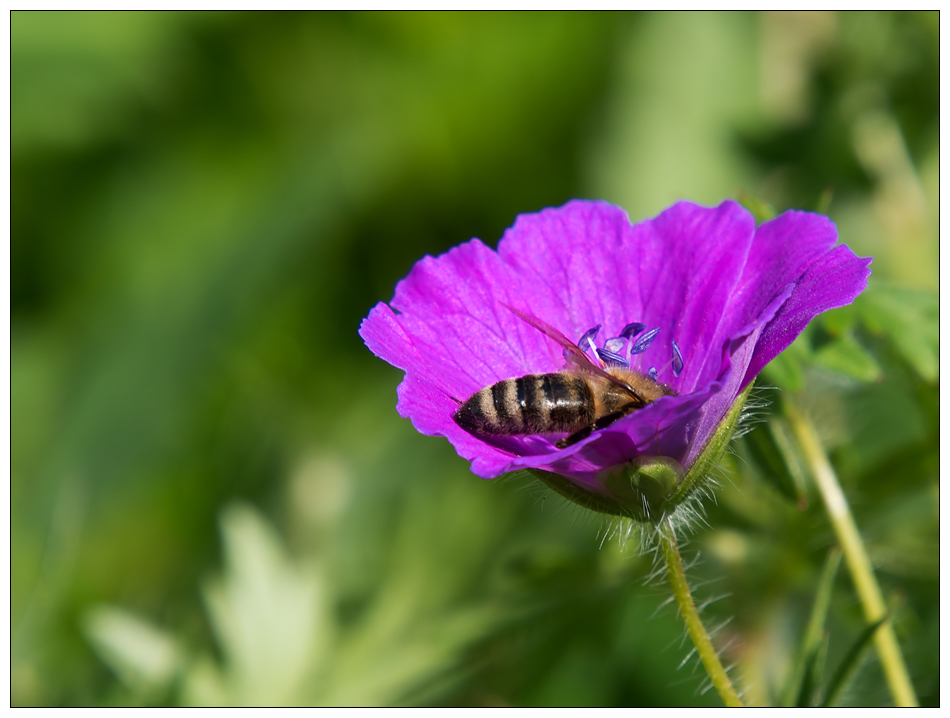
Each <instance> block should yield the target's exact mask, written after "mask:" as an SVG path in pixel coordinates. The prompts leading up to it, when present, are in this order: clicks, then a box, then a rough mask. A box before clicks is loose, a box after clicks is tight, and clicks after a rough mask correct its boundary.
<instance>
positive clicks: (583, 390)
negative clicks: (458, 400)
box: [453, 373, 595, 436]
mask: <svg viewBox="0 0 950 718" xmlns="http://www.w3.org/2000/svg"><path fill="white" fill-rule="evenodd" d="M594 414H595V402H594V396H593V394H592V393H591V390H590V387H589V386H588V384H587V382H586V381H585V380H584V379H582V378H581V377H579V376H577V375H574V374H570V373H560V374H529V375H528V376H522V377H519V378H517V379H505V380H503V381H500V382H498V383H497V384H492V385H491V386H488V387H485V388H484V389H482V390H480V391H478V392H476V393H475V394H473V395H472V396H471V397H470V398H469V400H468V401H466V402H465V403H464V404H462V406H460V407H459V409H458V411H456V412H455V415H454V417H453V418H454V419H455V423H456V424H458V425H459V426H461V427H462V428H463V429H465V430H466V431H468V432H472V433H476V434H500V435H504V436H512V435H515V434H549V433H556V432H568V433H574V432H575V431H578V430H579V429H582V428H583V427H585V426H590V425H591V424H593V422H594V418H595V417H594Z"/></svg>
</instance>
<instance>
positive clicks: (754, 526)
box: [11, 12, 939, 706]
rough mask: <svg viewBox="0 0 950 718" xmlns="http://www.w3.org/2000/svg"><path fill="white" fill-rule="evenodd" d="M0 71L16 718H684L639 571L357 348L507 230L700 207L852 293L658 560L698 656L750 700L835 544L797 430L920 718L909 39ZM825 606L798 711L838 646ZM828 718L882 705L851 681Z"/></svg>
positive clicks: (254, 34)
mask: <svg viewBox="0 0 950 718" xmlns="http://www.w3.org/2000/svg"><path fill="white" fill-rule="evenodd" d="M11 39H12V54H11V63H12V66H11V72H12V88H11V89H12V115H11V121H12V143H11V151H12V172H11V177H12V181H11V201H12V417H13V418H12V482H11V524H12V525H11V541H12V544H11V580H12V592H11V600H12V607H11V622H12V624H11V630H12V671H11V680H12V685H11V688H12V703H13V704H14V705H127V704H136V705H153V704H158V705H164V704H212V705H222V704H252V703H256V704H313V703H317V704H329V705H407V704H408V705H476V706H495V705H499V706H505V705H515V706H519V705H592V706H601V705H604V706H612V705H631V706H640V705H643V706H653V705H657V706H659V705H681V706H692V705H718V704H719V702H718V701H719V699H718V697H717V696H716V695H715V693H714V692H713V691H708V690H706V689H707V687H708V686H707V685H706V683H705V682H704V680H703V673H702V670H701V669H700V668H698V667H697V665H696V662H695V658H693V659H691V660H688V661H686V662H685V664H684V665H681V664H683V663H684V659H687V658H688V654H689V648H690V646H689V644H688V639H685V638H684V634H683V629H682V626H681V624H680V622H679V620H678V617H677V616H676V613H675V610H674V609H673V608H671V607H670V606H668V605H664V604H665V601H666V600H667V598H668V596H669V593H668V590H667V589H666V588H665V586H664V585H663V583H662V581H661V580H658V579H656V578H654V579H653V580H648V577H649V575H650V573H651V570H652V568H653V566H652V557H651V556H641V555H640V554H639V553H638V550H637V547H636V542H635V541H632V542H630V543H627V544H626V545H624V542H623V541H622V540H619V539H618V537H617V535H616V532H615V531H613V530H612V527H611V524H610V523H609V522H607V521H605V520H602V519H601V518H599V517H598V516H596V515H589V514H585V513H584V512H582V511H581V510H579V509H577V508H575V507H572V506H570V505H567V504H565V503H564V502H562V501H561V500H560V499H559V498H557V497H555V496H553V495H551V494H546V493H545V491H543V490H542V489H541V488H540V486H539V485H536V484H533V483H532V482H531V481H530V480H528V479H527V478H523V477H513V478H511V479H506V480H497V481H492V482H486V481H482V480H479V479H477V478H476V477H475V476H474V475H472V474H471V473H470V472H469V470H468V466H467V463H466V462H465V461H463V460H462V459H460V458H459V457H458V456H457V455H456V454H455V453H454V451H453V450H452V449H451V447H450V446H449V445H448V443H447V442H446V441H444V440H442V439H437V438H429V437H424V436H420V435H418V434H416V433H415V432H414V431H413V429H412V427H411V425H410V424H409V422H408V421H406V420H404V419H400V418H399V417H398V416H397V415H396V412H395V410H394V406H395V399H396V396H395V387H396V385H397V383H398V382H399V380H400V376H401V373H400V372H398V371H397V370H395V369H393V368H391V367H389V366H388V365H386V364H384V363H383V362H382V361H380V360H378V359H376V358H375V357H373V356H372V355H371V354H370V353H369V352H368V351H367V350H366V348H365V347H364V346H363V345H362V342H361V341H360V339H359V337H358V336H357V333H356V330H357V327H358V325H359V322H360V320H361V318H362V317H364V316H365V315H366V313H367V312H368V311H369V309H370V307H372V306H373V304H375V303H376V302H377V301H380V300H383V301H388V300H389V299H390V298H391V296H392V293H393V288H394V285H395V283H396V282H397V281H398V280H399V279H400V278H401V277H403V276H405V274H406V273H407V272H408V270H409V269H410V267H411V266H412V264H413V263H414V262H415V261H416V260H417V259H419V258H420V257H421V256H423V255H424V254H433V255H434V254H437V253H440V252H443V251H445V250H446V249H448V248H449V247H451V246H453V245H455V244H458V243H460V242H462V241H465V240H467V239H469V238H471V237H475V236H477V237H480V238H482V239H483V240H485V241H486V242H487V243H489V244H490V245H492V246H494V245H495V243H496V242H497V240H498V239H499V237H500V236H501V234H502V232H503V231H504V229H505V228H506V227H508V226H510V225H511V224H512V223H513V221H514V218H515V216H516V215H517V214H519V213H522V212H532V211H537V210H539V209H541V208H543V207H547V206H557V205H560V204H562V203H564V202H565V201H567V200H569V199H571V198H573V197H593V198H603V199H607V200H610V201H613V202H615V203H617V204H620V205H621V206H623V207H624V208H626V209H627V210H628V212H629V213H630V216H631V218H632V219H633V220H635V221H636V220H639V219H641V218H643V217H646V216H652V215H655V214H657V213H658V212H660V211H661V210H662V209H663V208H664V207H666V206H667V205H669V204H670V203H671V202H673V201H675V200H676V199H679V198H688V199H692V200H695V201H698V202H702V203H707V204H711V203H718V202H719V201H720V200H722V199H723V198H725V197H730V196H731V197H737V196H738V197H744V198H745V200H746V201H747V202H748V203H749V204H750V205H754V204H755V203H760V204H761V203H769V204H771V205H772V206H774V207H775V208H776V209H778V210H779V211H781V210H783V209H786V208H803V209H816V208H818V209H820V210H823V211H826V212H827V213H828V214H829V215H830V216H831V218H832V219H833V220H834V221H835V222H836V223H837V225H838V228H839V231H840V234H841V237H842V240H843V241H845V242H847V243H848V244H849V245H850V246H851V247H852V248H853V249H854V250H855V251H856V252H857V253H858V254H860V255H873V256H874V257H875V261H874V265H873V276H872V278H871V287H870V289H869V290H868V292H867V293H866V294H865V295H863V296H862V298H861V299H859V300H858V302H857V303H856V304H855V306H854V307H851V308H847V309H843V310H839V311H836V312H832V313H830V314H828V315H826V316H825V317H824V318H823V319H822V321H820V322H818V323H816V324H815V325H813V326H812V327H811V328H810V329H809V332H808V333H807V334H806V335H804V336H803V337H802V339H801V340H799V341H798V342H796V343H795V345H793V347H792V348H791V349H790V350H789V351H788V352H786V354H785V355H783V356H782V357H780V359H779V360H777V361H776V362H775V363H774V364H773V366H771V367H770V368H769V371H768V372H767V375H766V377H765V381H764V382H763V383H765V384H770V385H772V386H781V387H783V389H784V392H778V391H765V390H763V397H764V398H765V399H767V400H769V401H770V402H771V404H769V406H766V407H765V408H763V409H761V410H760V415H761V417H760V418H761V419H762V421H761V424H760V426H759V427H758V428H757V429H756V430H755V431H753V432H752V433H751V434H749V435H748V436H746V437H745V438H744V439H742V440H740V441H738V442H737V443H736V445H735V454H734V455H732V456H729V457H727V459H726V461H725V464H724V467H723V469H722V472H721V474H722V476H721V478H722V483H723V487H722V489H721V490H720V491H719V493H718V502H717V504H715V505H711V506H710V507H709V510H708V514H709V515H708V525H702V526H697V527H696V532H695V534H694V535H693V536H692V537H691V539H690V543H689V545H688V546H687V547H686V548H685V552H686V554H687V555H689V556H692V557H695V556H697V555H701V560H700V561H698V562H697V563H696V564H695V565H694V567H693V569H692V576H693V580H694V585H695V590H696V594H697V600H699V601H700V602H702V603H708V604H709V605H708V606H707V607H706V609H705V611H706V612H705V614H704V616H705V620H706V622H707V623H708V624H709V625H710V626H713V627H716V626H722V628H721V630H720V631H719V632H718V634H717V638H716V640H717V642H718V643H719V644H720V645H722V646H726V647H727V648H726V659H727V662H729V663H733V664H735V668H734V676H736V679H737V680H738V681H739V683H740V685H741V686H742V687H743V688H744V689H745V690H746V692H747V693H746V695H747V698H748V700H750V701H753V702H756V703H758V704H769V703H774V702H776V701H778V700H780V698H779V697H778V696H780V694H781V692H782V690H783V685H785V683H786V681H787V680H788V674H789V672H790V670H791V666H792V661H793V658H794V655H795V653H796V650H797V646H798V642H799V640H800V637H801V635H802V633H803V631H804V627H805V623H806V621H807V619H808V614H809V611H810V610H811V605H812V601H813V599H814V595H815V591H816V586H817V585H818V577H819V574H820V572H821V567H822V565H823V563H824V561H825V557H826V555H827V554H828V551H829V548H830V547H831V546H832V544H833V543H834V536H833V534H832V532H831V529H830V526H829V524H828V522H827V519H826V517H825V514H824V512H823V509H822V506H821V501H820V499H819V498H818V496H817V494H816V493H815V491H814V490H813V488H812V487H811V486H810V483H809V478H808V476H807V475H806V474H807V472H806V473H803V472H802V471H801V470H800V468H799V467H797V466H796V464H795V461H794V460H793V459H790V458H789V454H788V453H787V452H786V454H783V455H782V456H783V457H784V458H781V457H780V458H779V459H778V460H776V458H775V457H776V454H775V451H774V449H775V446H776V442H775V441H770V437H772V438H774V437H775V436H779V437H780V435H781V431H777V430H774V429H775V426H776V424H775V423H774V422H773V418H774V417H775V414H774V412H775V411H776V409H775V407H777V406H779V405H780V404H781V397H782V395H783V394H785V395H789V396H795V397H796V399H797V400H798V401H800V403H801V404H802V405H804V406H807V407H809V408H810V411H811V414H812V417H813V418H814V420H815V422H816V424H817V425H818V427H819V428H820V430H821V433H822V438H823V440H824V441H825V443H826V446H828V447H829V450H830V451H831V454H832V457H833V459H834V462H835V465H836V467H837V468H838V471H839V474H840V477H841V481H842V483H843V485H844V487H845V490H846V492H847V494H848V496H849V498H850V500H851V502H852V509H853V511H854V512H855V515H856V519H857V522H858V525H859V526H860V528H861V529H862V531H863V534H864V537H865V539H866V541H867V545H868V550H869V552H870V554H871V557H872V559H873V561H874V562H875V566H876V568H877V574H878V577H879V580H880V581H881V584H882V588H883V590H884V593H885V594H886V597H887V600H888V603H889V605H890V606H891V610H892V614H893V616H894V619H895V627H896V630H897V633H898V637H899V639H900V641H901V644H902V647H903V649H904V653H905V657H906V660H907V663H908V666H909V670H910V673H911V676H912V678H913V681H914V684H915V687H916V689H917V692H918V693H919V696H920V699H921V701H922V703H923V704H925V705H937V704H938V702H939V687H938V631H937V628H938V621H939V613H938V596H939V594H938V562H937V547H938V523H937V521H938V513H937V506H938V500H937V499H938V488H937V486H938V458H939V457H938V444H937V421H938V418H937V413H938V411H937V409H938V399H937V387H938V375H937V371H938V370H937V361H936V356H937V354H936V353H937V295H936V287H937V279H938V276H937V261H936V260H937V247H938V244H937V209H938V202H937V196H938V194H937V193H938V190H937V184H938V162H939V154H938V99H939V96H938V49H939V38H938V17H937V13H935V12H932V13H896V14H881V13H854V14H851V13H839V14H834V13H766V14H745V13H723V14H721V13H712V14H707V13H658V14H649V13H647V14H622V13H603V14H558V13H553V14H547V13H534V14H522V13H511V14H494V13H479V14H465V13H449V14H428V13H413V14H400V13H365V14H364V13H355V14H351V13H158V14H152V13H32V12H14V13H13V14H12V19H11ZM753 198H755V199H753ZM780 448H781V447H780ZM833 589H834V590H833V593H832V601H831V608H830V611H829V618H828V624H827V636H828V641H827V644H826V645H827V665H828V666H829V668H828V670H829V671H831V670H832V669H833V668H834V666H835V664H836V663H840V661H841V660H842V656H843V654H845V653H846V652H847V650H848V649H849V647H850V646H851V645H852V643H853V642H854V640H855V639H856V637H857V636H858V635H859V634H860V633H861V631H862V629H863V627H864V623H863V618H862V614H861V611H860V607H859V605H858V603H857V599H856V597H855V593H854V590H853V587H852V585H851V582H850V578H849V576H848V575H847V573H846V572H845V571H844V570H843V569H842V570H841V571H840V572H839V574H838V576H837V579H836V580H835V583H834V587H833ZM729 619H731V621H730V620H729ZM843 700H844V702H845V703H846V704H852V705H880V704H887V703H888V702H889V701H890V697H889V695H888V694H887V691H886V687H885V685H884V681H883V679H882V678H881V674H880V668H879V666H878V665H877V662H876V658H875V656H874V653H873V650H872V651H871V652H869V653H868V654H867V656H866V657H865V659H864V660H863V661H862V663H861V664H860V670H859V672H858V674H857V677H856V679H855V681H854V682H853V684H851V685H850V686H849V689H848V691H847V692H846V695H845V696H844V699H843Z"/></svg>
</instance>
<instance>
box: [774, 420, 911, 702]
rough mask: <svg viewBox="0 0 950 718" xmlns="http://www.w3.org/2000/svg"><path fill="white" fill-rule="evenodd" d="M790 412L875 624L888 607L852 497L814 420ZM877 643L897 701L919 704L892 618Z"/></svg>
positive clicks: (878, 634) (863, 603) (865, 607)
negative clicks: (847, 494) (853, 512)
mask: <svg viewBox="0 0 950 718" xmlns="http://www.w3.org/2000/svg"><path fill="white" fill-rule="evenodd" d="M787 415H788V421H789V424H790V425H791V428H792V432H793V433H794V435H795V438H796V439H797V441H798V444H799V446H800V447H801V449H802V454H803V455H804V457H805V459H806V461H807V462H808V465H809V467H810V468H811V473H812V476H814V478H815V483H816V484H817V486H818V490H819V492H820V493H821V498H822V500H823V501H824V503H825V508H826V510H827V511H828V517H829V518H830V519H831V525H832V526H833V528H834V531H835V535H836V536H837V537H838V542H839V543H840V544H841V548H842V551H843V552H844V557H845V562H846V564H847V566H848V571H849V572H850V573H851V579H852V581H853V582H854V587H855V590H856V591H857V593H858V598H859V600H860V601H861V607H862V608H863V610H864V617H865V619H866V620H867V622H868V623H869V624H873V623H875V622H877V621H879V620H881V619H882V618H884V617H885V616H886V615H887V607H886V605H885V603H884V598H883V596H882V595H881V589H880V587H879V586H878V584H877V580H876V579H875V578H874V569H873V567H872V566H871V560H870V558H869V557H868V554H867V550H866V549H865V547H864V542H863V541H862V540H861V534H860V533H859V532H858V527H857V525H856V524H855V522H854V517H853V516H852V515H851V509H850V508H849V506H848V500H847V499H846V498H845V495H844V492H843V491H842V490H841V484H839V483H838V477H837V475H836V474H835V471H834V469H833V468H832V466H831V463H830V462H829V461H828V457H827V455H826V454H825V451H824V449H823V448H822V446H821V441H820V440H819V438H818V434H817V432H816V431H815V427H814V426H813V425H812V423H811V421H809V420H808V419H807V418H806V417H805V415H804V414H803V413H802V412H801V411H800V410H798V409H797V408H795V407H794V406H789V407H788V410H787ZM874 644H875V647H876V649H877V653H878V656H879V658H880V661H881V668H882V669H883V671H884V676H885V678H886V679H887V685H888V688H889V689H890V692H891V696H892V697H893V699H894V704H895V705H897V706H900V707H916V706H918V705H919V703H918V701H917V695H916V694H915V693H914V686H913V684H912V683H911V681H910V677H909V676H908V674H907V666H906V665H905V664H904V657H903V655H902V654H901V649H900V645H899V644H898V643H897V636H896V635H895V634H894V627H893V626H892V625H891V622H890V620H887V621H885V623H884V624H883V625H882V626H881V627H880V628H879V629H878V630H877V632H876V633H875V635H874Z"/></svg>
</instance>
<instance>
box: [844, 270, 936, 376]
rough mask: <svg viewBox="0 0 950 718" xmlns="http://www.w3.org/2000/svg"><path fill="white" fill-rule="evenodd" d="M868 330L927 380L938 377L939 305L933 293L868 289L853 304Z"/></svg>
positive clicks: (883, 288)
mask: <svg viewBox="0 0 950 718" xmlns="http://www.w3.org/2000/svg"><path fill="white" fill-rule="evenodd" d="M855 310H856V311H857V312H859V313H860V316H861V319H862V321H863V322H864V324H865V325H866V326H867V328H868V329H869V330H870V331H871V332H873V333H876V334H881V335H884V336H886V337H887V338H888V339H889V340H890V341H891V342H892V343H893V344H894V347H895V348H896V349H897V351H898V352H899V353H900V355H901V356H902V357H903V358H904V360H905V361H907V363H908V364H910V365H911V366H912V367H913V368H914V370H915V371H916V372H917V373H918V374H919V375H920V376H921V377H922V378H923V379H925V380H926V381H929V382H935V381H937V377H938V376H939V372H940V367H939V351H940V336H939V334H940V306H939V297H938V295H937V293H936V292H935V291H932V290H918V289H904V288H900V287H887V286H884V287H881V286H874V287H869V288H868V291H867V292H865V293H864V294H862V295H861V296H860V297H859V298H858V299H857V300H856V301H855Z"/></svg>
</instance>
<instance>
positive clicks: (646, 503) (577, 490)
mask: <svg viewBox="0 0 950 718" xmlns="http://www.w3.org/2000/svg"><path fill="white" fill-rule="evenodd" d="M751 390H752V385H751V384H750V385H749V386H748V387H747V388H746V390H745V391H744V392H742V394H740V395H739V397H738V398H737V399H736V400H735V402H734V403H733V405H732V406H731V407H730V408H729V411H728V413H727V414H726V416H725V418H724V419H723V420H722V421H721V422H719V426H718V427H717V428H716V432H715V433H714V434H713V435H712V437H711V438H710V439H709V441H708V442H707V444H706V447H705V448H704V449H703V452H702V453H701V454H700V456H699V458H697V459H696V461H695V462H694V463H693V465H692V466H691V467H690V468H689V469H686V468H684V467H683V466H682V465H681V464H680V463H679V462H678V461H676V460H675V459H672V458H670V457H668V456H644V457H639V458H637V459H635V460H633V461H631V462H630V463H628V464H623V465H621V466H616V467H612V468H611V469H608V470H606V471H605V472H604V473H603V474H602V475H601V477H600V480H601V482H602V483H603V486H604V490H605V492H609V495H607V494H601V493H596V492H594V491H589V490H586V489H583V488H581V487H579V486H578V485H577V484H575V483H573V482H571V481H570V480H568V479H566V478H564V477H563V476H560V475H558V474H553V473H550V472H547V471H540V470H537V469H533V470H531V473H532V474H533V475H534V476H535V477H536V478H537V479H539V480H540V481H542V482H543V483H544V484H545V485H546V486H547V487H548V488H550V489H551V490H552V491H554V492H555V493H557V494H560V495H561V496H563V497H564V498H566V499H567V500H568V501H572V502H573V503H575V504H577V505H579V506H583V507H584V508H585V509H590V510H592V511H597V512H599V513H602V514H609V515H611V516H626V517H629V518H632V519H635V520H636V521H643V522H648V523H659V522H660V521H661V520H662V519H663V518H664V517H665V516H668V515H669V514H671V513H672V512H673V510H674V509H675V508H676V507H677V506H678V505H679V504H680V503H682V502H683V501H684V500H686V499H687V498H688V497H689V496H690V494H692V493H693V491H695V490H696V488H697V487H698V486H700V485H701V484H702V483H703V482H704V481H705V480H706V479H707V477H708V476H709V474H710V472H711V471H712V470H713V469H714V468H715V467H716V465H717V464H718V463H719V461H720V459H722V455H723V453H725V451H726V447H727V446H728V445H729V441H730V440H731V439H732V436H733V434H735V431H736V426H737V425H738V423H739V417H740V416H741V414H742V409H743V407H744V406H745V402H746V399H748V397H749V392H750V391H751Z"/></svg>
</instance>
